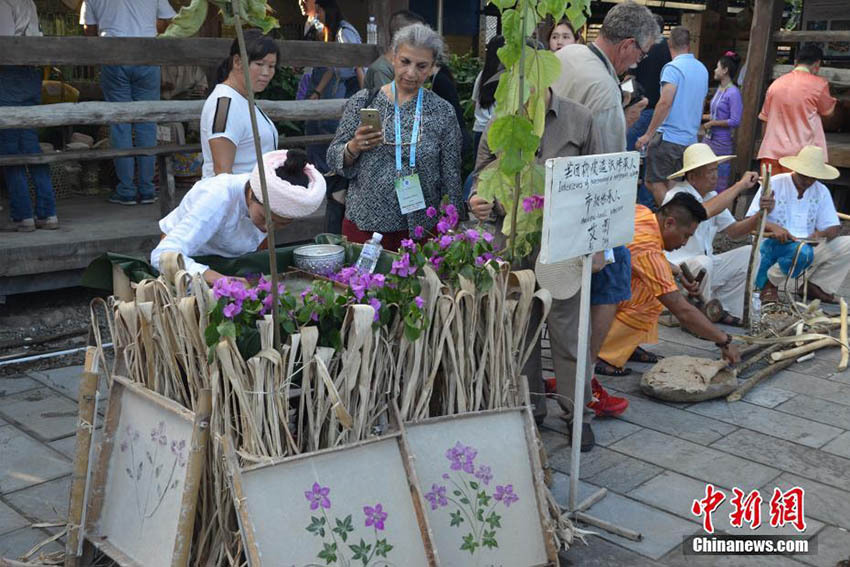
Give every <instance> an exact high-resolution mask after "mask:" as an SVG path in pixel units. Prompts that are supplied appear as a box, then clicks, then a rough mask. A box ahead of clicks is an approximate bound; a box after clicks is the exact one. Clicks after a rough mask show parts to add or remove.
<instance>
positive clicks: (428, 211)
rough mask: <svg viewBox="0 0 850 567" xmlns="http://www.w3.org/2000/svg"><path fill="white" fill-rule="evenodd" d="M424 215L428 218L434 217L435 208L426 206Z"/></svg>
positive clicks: (435, 214)
mask: <svg viewBox="0 0 850 567" xmlns="http://www.w3.org/2000/svg"><path fill="white" fill-rule="evenodd" d="M425 216H427V217H428V218H429V219H432V218H434V217H436V216H437V209H435V208H434V207H428V208H427V209H426V210H425Z"/></svg>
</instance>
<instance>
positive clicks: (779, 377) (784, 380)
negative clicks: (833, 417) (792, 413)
mask: <svg viewBox="0 0 850 567" xmlns="http://www.w3.org/2000/svg"><path fill="white" fill-rule="evenodd" d="M768 383H769V384H770V385H771V386H773V387H775V388H782V389H783V390H790V391H791V392H797V393H798V394H806V395H807V396H813V397H815V398H820V399H823V400H829V401H832V402H836V403H839V404H844V405H845V406H847V405H850V385H847V384H842V383H840V382H836V381H834V380H824V379H823V378H818V377H816V376H815V375H812V374H801V373H800V371H799V370H795V371H793V372H792V371H791V370H781V371H779V372H777V373H776V375H775V376H774V377H773V378H770V379H768ZM845 411H846V410H845Z"/></svg>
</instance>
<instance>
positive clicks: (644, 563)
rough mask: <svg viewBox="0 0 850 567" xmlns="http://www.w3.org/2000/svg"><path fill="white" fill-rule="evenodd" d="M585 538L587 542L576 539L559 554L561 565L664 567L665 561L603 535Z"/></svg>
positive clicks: (579, 566)
mask: <svg viewBox="0 0 850 567" xmlns="http://www.w3.org/2000/svg"><path fill="white" fill-rule="evenodd" d="M585 539H586V540H587V543H583V542H581V541H575V542H574V543H573V545H572V547H570V548H569V549H568V550H567V551H565V552H561V553H560V554H559V555H558V558H559V559H560V561H561V567H611V566H612V565H628V566H629V567H664V564H663V563H659V562H658V561H654V560H652V559H649V558H646V557H644V556H643V555H640V554H638V553H635V552H634V551H630V550H628V549H624V548H622V547H620V546H619V545H615V544H613V543H610V542H607V541H605V540H604V539H602V538H601V537H598V536H595V535H589V536H586V537H585Z"/></svg>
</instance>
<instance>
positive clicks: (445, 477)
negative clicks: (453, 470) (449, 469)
mask: <svg viewBox="0 0 850 567" xmlns="http://www.w3.org/2000/svg"><path fill="white" fill-rule="evenodd" d="M443 478H444V479H446V480H449V473H446V472H444V473H443Z"/></svg>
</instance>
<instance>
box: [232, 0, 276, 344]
mask: <svg viewBox="0 0 850 567" xmlns="http://www.w3.org/2000/svg"><path fill="white" fill-rule="evenodd" d="M231 1H232V3H233V20H234V26H235V28H236V39H237V41H238V42H239V57H240V58H241V60H242V69H243V71H245V92H246V93H247V94H248V114H250V115H251V131H252V132H253V133H254V151H255V152H256V153H257V169H258V170H259V173H260V176H259V177H260V190H261V192H262V194H263V210H264V211H265V214H266V238H268V246H269V271H270V272H271V274H270V275H271V281H272V290H271V291H272V305H273V309H272V325H273V326H274V329H273V330H274V349H275V350H276V351H278V352H280V321H279V319H280V314H279V313H278V305H279V300H278V289H277V283H278V273H277V251H276V250H275V242H274V220H273V219H272V209H271V207H270V206H269V188H268V187H267V185H266V168H265V164H264V163H263V148H262V146H261V145H260V133H259V131H258V129H257V114H256V110H255V109H254V106H255V105H254V89H252V88H251V71H250V68H249V67H250V63H249V60H248V51H247V49H246V48H245V35H244V34H243V33H242V19H241V18H240V16H239V14H240V12H239V0H231Z"/></svg>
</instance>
